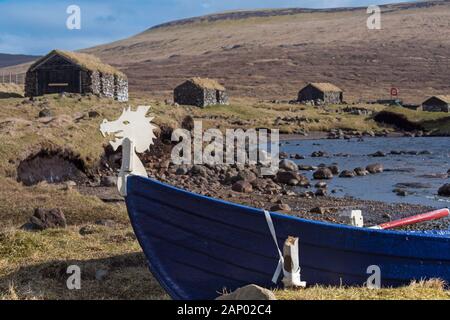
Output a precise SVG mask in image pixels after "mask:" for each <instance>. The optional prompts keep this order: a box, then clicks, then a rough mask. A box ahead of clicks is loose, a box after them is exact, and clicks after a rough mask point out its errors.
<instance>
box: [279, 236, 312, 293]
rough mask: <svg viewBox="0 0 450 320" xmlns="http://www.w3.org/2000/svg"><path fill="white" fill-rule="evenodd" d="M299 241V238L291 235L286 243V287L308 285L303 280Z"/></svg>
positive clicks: (284, 279) (284, 251) (284, 253)
mask: <svg viewBox="0 0 450 320" xmlns="http://www.w3.org/2000/svg"><path fill="white" fill-rule="evenodd" d="M298 242H299V239H298V238H294V237H289V238H288V239H287V240H286V242H285V243H284V247H283V256H284V278H283V284H284V287H285V288H286V289H291V288H304V287H306V282H305V281H301V275H300V271H301V268H300V263H299V250H298Z"/></svg>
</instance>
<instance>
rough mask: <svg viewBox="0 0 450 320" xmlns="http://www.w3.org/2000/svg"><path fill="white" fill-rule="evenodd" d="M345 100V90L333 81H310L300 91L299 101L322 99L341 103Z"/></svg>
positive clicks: (327, 102)
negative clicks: (332, 82)
mask: <svg viewBox="0 0 450 320" xmlns="http://www.w3.org/2000/svg"><path fill="white" fill-rule="evenodd" d="M343 100H344V91H342V90H341V89H340V88H338V87H336V86H335V85H334V84H331V83H310V84H308V85H307V86H306V87H304V88H303V89H302V90H300V92H299V93H298V101H299V102H308V101H315V102H317V101H321V102H323V103H326V104H339V103H342V101H343Z"/></svg>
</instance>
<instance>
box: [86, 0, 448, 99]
mask: <svg viewBox="0 0 450 320" xmlns="http://www.w3.org/2000/svg"><path fill="white" fill-rule="evenodd" d="M382 10H383V14H382V30H372V31H370V30H368V29H367V27H366V20H367V18H368V14H367V13H366V9H365V8H343V9H329V10H305V9H280V10H262V11H239V12H229V13H223V14H215V15H210V16H206V17H200V18H193V19H186V20H181V21H176V22H171V23H168V24H164V25H161V26H157V27H154V28H151V29H149V30H147V31H145V32H143V33H141V34H139V35H136V36H134V37H131V38H128V39H125V40H121V41H117V42H114V43H111V44H107V45H103V46H98V47H95V48H90V49H87V50H84V51H86V52H89V53H93V54H96V55H98V56H99V57H101V58H102V59H103V60H104V61H105V62H108V63H111V64H113V65H115V66H117V67H119V68H120V69H122V70H123V71H125V72H126V73H127V75H128V76H129V80H130V85H131V90H132V91H135V92H136V91H146V92H147V93H150V94H152V95H154V96H165V97H170V96H171V89H173V88H174V86H176V85H177V84H179V83H180V82H181V81H182V80H184V79H185V78H189V77H193V76H208V77H211V78H217V79H219V80H220V81H221V82H222V83H224V84H226V86H227V88H228V89H229V90H230V91H231V94H232V95H234V96H241V97H243V96H246V97H258V98H262V99H282V100H285V99H292V98H294V97H295V96H296V94H297V92H298V90H299V88H300V87H302V86H303V85H304V84H305V83H307V82H333V83H335V84H337V85H339V86H341V87H342V88H343V89H344V90H345V91H346V92H347V98H348V100H353V101H354V100H358V99H359V98H363V99H375V98H386V97H387V96H388V92H389V88H390V87H391V86H396V87H399V88H400V91H401V98H403V99H404V100H406V101H407V102H420V101H422V100H423V99H424V98H425V97H426V96H428V95H431V94H442V93H449V92H450V57H449V54H448V53H449V52H450V1H449V0H446V1H427V2H420V3H407V4H396V5H387V6H383V7H382Z"/></svg>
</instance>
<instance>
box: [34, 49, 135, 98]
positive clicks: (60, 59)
mask: <svg viewBox="0 0 450 320" xmlns="http://www.w3.org/2000/svg"><path fill="white" fill-rule="evenodd" d="M62 92H71V93H81V94H87V93H92V94H95V95H98V96H102V97H107V98H112V99H116V100H118V101H128V79H127V76H126V75H125V74H124V73H122V72H121V71H119V70H117V69H116V68H114V67H112V66H110V65H108V64H105V63H103V62H101V61H100V59H99V58H97V57H95V56H93V55H89V54H86V53H75V52H70V51H62V50H53V51H51V52H50V53H49V54H47V55H46V56H44V57H42V58H40V59H39V60H37V61H36V62H35V63H33V64H32V65H31V67H30V68H29V69H28V71H27V74H26V77H25V95H26V96H27V97H33V96H42V95H44V94H52V93H62Z"/></svg>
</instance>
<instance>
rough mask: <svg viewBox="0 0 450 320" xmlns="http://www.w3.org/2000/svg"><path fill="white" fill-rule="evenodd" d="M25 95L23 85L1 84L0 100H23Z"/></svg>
mask: <svg viewBox="0 0 450 320" xmlns="http://www.w3.org/2000/svg"><path fill="white" fill-rule="evenodd" d="M23 95H24V89H23V86H22V85H18V84H15V83H0V99H7V98H21V97H23Z"/></svg>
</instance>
